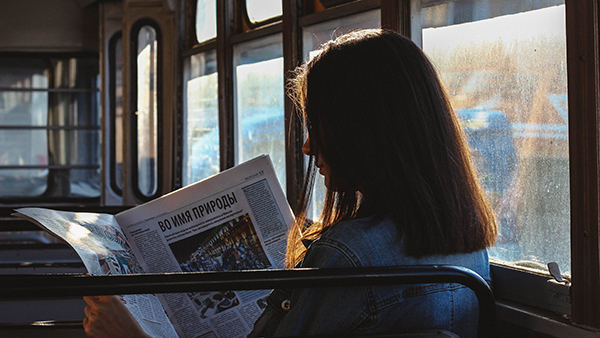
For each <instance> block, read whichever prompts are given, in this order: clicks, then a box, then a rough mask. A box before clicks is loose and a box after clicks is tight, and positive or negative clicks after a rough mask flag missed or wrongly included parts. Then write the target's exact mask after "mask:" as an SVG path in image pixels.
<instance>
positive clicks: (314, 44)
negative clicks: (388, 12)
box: [302, 10, 381, 219]
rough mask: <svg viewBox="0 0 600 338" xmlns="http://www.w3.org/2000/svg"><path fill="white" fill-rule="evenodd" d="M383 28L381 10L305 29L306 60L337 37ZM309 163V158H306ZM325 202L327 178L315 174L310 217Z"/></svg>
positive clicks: (303, 36)
mask: <svg viewBox="0 0 600 338" xmlns="http://www.w3.org/2000/svg"><path fill="white" fill-rule="evenodd" d="M379 27H381V14H380V11H379V10H374V11H369V12H365V13H361V14H358V15H353V16H347V17H343V18H339V19H335V20H331V21H327V22H324V23H320V24H317V25H313V26H309V27H305V28H304V29H303V31H302V46H303V47H302V49H303V50H304V58H305V59H308V58H310V57H313V56H314V55H315V54H316V53H318V52H317V50H318V48H319V46H320V45H321V44H323V43H325V42H327V41H329V40H331V39H332V38H335V37H336V36H340V35H342V34H345V33H348V32H350V31H352V30H356V29H367V28H379ZM305 162H306V163H308V156H306V157H305ZM324 201H325V178H324V177H323V175H321V174H319V173H318V172H317V173H316V174H315V189H314V191H313V194H312V201H311V208H310V212H309V216H310V217H312V219H316V218H317V217H318V215H319V214H320V213H321V210H323V202H324Z"/></svg>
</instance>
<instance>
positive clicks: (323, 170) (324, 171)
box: [302, 136, 331, 188]
mask: <svg viewBox="0 0 600 338" xmlns="http://www.w3.org/2000/svg"><path fill="white" fill-rule="evenodd" d="M302 152H303V153H304V155H307V156H311V155H313V153H312V151H311V149H310V136H309V137H307V138H306V141H305V142H304V145H302ZM315 160H316V166H317V168H319V174H321V175H323V176H324V177H325V186H326V187H327V188H331V187H330V186H329V180H330V171H329V166H327V164H325V162H324V161H323V159H322V157H321V156H316V155H315Z"/></svg>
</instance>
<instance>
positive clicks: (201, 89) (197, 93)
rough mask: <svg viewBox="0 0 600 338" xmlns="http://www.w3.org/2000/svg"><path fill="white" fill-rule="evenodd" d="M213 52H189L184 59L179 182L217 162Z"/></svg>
mask: <svg viewBox="0 0 600 338" xmlns="http://www.w3.org/2000/svg"><path fill="white" fill-rule="evenodd" d="M216 58H217V56H216V52H215V51H214V50H213V51H210V52H204V53H199V54H195V55H192V56H190V57H189V58H187V59H186V60H185V63H184V82H183V86H184V105H183V107H184V121H185V126H186V127H185V136H184V140H183V142H184V144H183V148H184V151H183V163H184V166H183V185H188V184H191V183H194V182H196V181H199V180H201V179H204V178H207V177H209V176H212V175H214V174H216V173H218V172H219V171H220V165H219V163H220V162H219V159H220V156H219V149H220V147H219V107H218V96H219V93H218V84H217V60H216Z"/></svg>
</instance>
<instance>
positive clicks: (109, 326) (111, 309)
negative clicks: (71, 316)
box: [83, 296, 150, 338]
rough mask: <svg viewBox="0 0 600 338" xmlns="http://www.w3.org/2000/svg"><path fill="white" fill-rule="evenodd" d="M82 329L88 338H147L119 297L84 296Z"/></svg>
mask: <svg viewBox="0 0 600 338" xmlns="http://www.w3.org/2000/svg"><path fill="white" fill-rule="evenodd" d="M83 300H84V301H85V302H86V303H87V306H86V307H85V315H86V318H84V319H83V328H84V330H85V333H86V334H87V335H88V337H90V338H104V337H106V338H120V337H123V338H137V337H139V338H142V337H143V338H148V337H150V336H148V335H147V334H146V333H145V332H144V330H143V329H142V327H141V326H140V324H139V323H138V322H137V321H136V320H135V318H133V315H132V314H131V312H129V310H128V309H127V307H126V306H125V304H124V303H123V300H122V299H121V297H118V296H86V297H83Z"/></svg>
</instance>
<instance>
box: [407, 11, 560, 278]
mask: <svg viewBox="0 0 600 338" xmlns="http://www.w3.org/2000/svg"><path fill="white" fill-rule="evenodd" d="M422 3H423V4H425V2H424V1H423V2H422ZM517 3H519V5H518V6H517ZM563 3H564V2H563V1H554V0H547V1H537V2H535V5H534V4H533V3H530V4H528V5H527V6H525V5H523V4H522V3H521V2H518V1H511V0H504V1H496V2H494V5H493V6H492V4H490V3H488V2H487V1H473V2H458V1H456V2H455V1H450V2H445V3H443V4H436V5H421V2H420V1H413V5H414V10H415V12H418V13H419V14H420V15H416V16H415V17H416V18H418V19H416V20H414V21H413V29H412V32H413V34H415V36H414V37H413V39H414V40H415V41H420V42H421V43H422V47H423V49H424V50H425V51H426V53H427V54H428V55H429V56H430V58H431V59H432V61H433V63H434V64H435V66H436V68H437V69H438V71H439V73H440V76H441V78H442V80H443V82H444V83H445V86H446V90H447V92H448V93H449V95H450V99H451V102H452V105H453V107H454V108H455V109H456V110H457V112H458V116H459V118H460V120H461V122H462V124H463V126H464V128H465V131H466V134H467V137H468V141H469V145H470V147H471V151H472V157H473V160H474V162H475V165H476V168H477V170H478V171H479V176H480V182H481V184H482V186H483V188H484V189H485V191H486V193H487V196H488V198H489V200H490V202H491V204H492V206H493V208H494V210H495V211H496V216H497V219H498V225H499V237H498V241H497V244H496V246H495V247H494V248H493V249H492V250H490V255H491V256H492V258H493V259H494V260H496V261H498V262H505V263H509V264H512V265H517V266H521V267H526V268H532V267H533V268H537V269H540V270H546V264H547V263H548V262H551V261H555V262H558V264H559V266H560V269H561V270H562V271H563V272H564V273H566V274H570V270H571V245H570V204H569V148H568V136H569V135H568V116H567V73H566V69H567V64H566V38H565V36H566V34H565V6H564V4H563Z"/></svg>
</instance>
